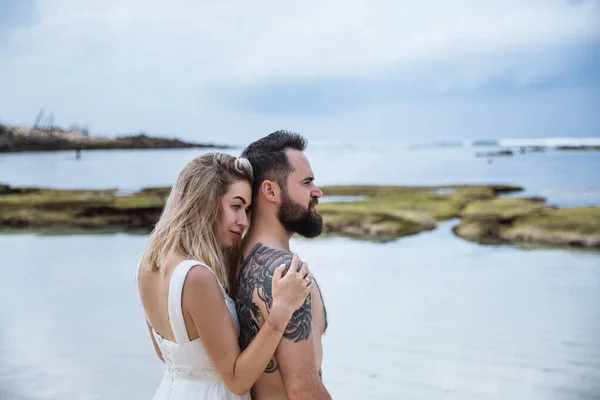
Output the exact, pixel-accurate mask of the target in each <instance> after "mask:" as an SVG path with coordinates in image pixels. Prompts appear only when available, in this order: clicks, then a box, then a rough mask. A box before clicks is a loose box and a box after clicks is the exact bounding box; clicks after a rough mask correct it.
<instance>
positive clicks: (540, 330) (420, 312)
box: [0, 222, 600, 400]
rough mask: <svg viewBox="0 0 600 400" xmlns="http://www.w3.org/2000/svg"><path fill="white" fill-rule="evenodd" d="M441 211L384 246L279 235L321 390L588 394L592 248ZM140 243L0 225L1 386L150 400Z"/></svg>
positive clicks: (599, 305)
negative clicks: (310, 298) (509, 239)
mask: <svg viewBox="0 0 600 400" xmlns="http://www.w3.org/2000/svg"><path fill="white" fill-rule="evenodd" d="M453 223H454V222H448V223H444V224H442V225H441V226H440V228H439V229H437V230H435V231H433V232H427V233H423V234H420V235H417V236H414V237H409V238H405V239H402V240H399V241H396V242H392V243H386V244H374V243H368V242H358V241H352V240H348V239H341V238H328V239H318V240H312V241H309V240H301V239H294V240H293V249H294V250H295V251H297V252H298V253H300V254H301V255H302V257H303V258H304V259H306V260H307V261H308V262H309V264H310V266H311V269H312V270H313V272H314V274H315V276H316V277H317V279H318V280H319V283H320V285H321V286H322V288H323V293H324V298H325V302H326V305H327V307H328V313H329V318H330V328H329V330H328V333H327V334H326V336H325V339H324V349H325V359H324V365H323V371H324V380H325V383H326V386H327V387H328V388H329V390H330V391H331V393H332V395H333V397H334V398H344V399H365V398H369V399H400V398H411V399H437V398H440V397H441V396H443V397H444V398H450V399H544V400H545V399H597V398H598V395H599V394H600V335H599V333H600V265H599V263H598V260H599V257H598V255H597V254H594V253H583V252H568V251H563V250H523V249H520V248H517V247H511V246H502V247H496V246H480V245H476V244H472V243H469V242H465V241H462V240H460V239H458V238H456V237H454V236H453V235H452V234H451V233H450V231H449V229H450V227H451V225H452V224H453ZM146 240H147V236H142V235H140V236H135V235H122V234H116V235H86V236H36V235H30V234H23V235H2V236H0V248H2V249H3V262H2V264H1V268H2V276H3V279H2V280H1V281H0V315H1V317H2V321H3V324H1V325H0V337H1V338H2V340H1V341H0V343H1V345H0V388H1V389H0V398H2V399H52V400H54V399H132V400H135V399H140V400H141V399H147V398H150V397H151V395H152V393H153V391H154V389H155V388H156V386H157V385H158V382H159V379H160V376H161V374H162V367H163V366H162V364H161V362H160V361H159V360H158V358H157V357H156V356H155V354H154V352H153V348H152V345H151V342H150V338H149V337H148V333H147V331H146V328H145V324H144V321H143V312H142V309H141V307H140V304H139V301H138V298H137V293H136V289H135V284H134V270H135V265H136V261H137V258H138V257H139V255H140V253H141V251H142V249H143V246H144V245H145V243H146ZM6 249H10V252H8V253H7V252H6V251H5V250H6Z"/></svg>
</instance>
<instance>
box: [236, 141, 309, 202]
mask: <svg viewBox="0 0 600 400" xmlns="http://www.w3.org/2000/svg"><path fill="white" fill-rule="evenodd" d="M307 144H308V141H307V140H306V138H305V137H304V136H302V135H300V134H299V133H295V132H290V131H284V130H279V131H275V132H273V133H271V134H269V135H267V136H265V137H263V138H261V139H258V140H256V141H254V142H252V143H250V144H249V145H248V146H247V147H246V148H245V149H244V151H243V152H242V155H241V157H243V158H246V159H248V161H250V164H251V165H252V171H253V172H254V186H253V187H252V194H253V197H254V195H255V194H256V193H257V192H258V190H257V189H258V188H259V187H260V185H261V184H262V183H263V182H264V181H265V180H266V179H268V180H273V181H276V182H277V183H278V184H279V186H280V187H281V188H282V189H284V190H285V188H286V184H285V183H286V178H287V176H288V175H289V174H290V172H292V171H293V168H292V165H291V164H290V161H289V160H288V157H287V155H286V154H285V151H286V150H287V149H293V150H300V151H304V149H305V148H306V145H307Z"/></svg>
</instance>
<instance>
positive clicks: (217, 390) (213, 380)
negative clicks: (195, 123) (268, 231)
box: [138, 153, 312, 400]
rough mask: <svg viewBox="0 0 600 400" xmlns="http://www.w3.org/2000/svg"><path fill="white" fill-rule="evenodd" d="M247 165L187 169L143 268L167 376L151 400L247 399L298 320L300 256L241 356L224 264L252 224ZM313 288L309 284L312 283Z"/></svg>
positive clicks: (218, 159)
mask: <svg viewBox="0 0 600 400" xmlns="http://www.w3.org/2000/svg"><path fill="white" fill-rule="evenodd" d="M252 179H253V177H252V168H251V166H250V163H249V162H248V161H247V160H245V159H241V158H235V157H233V156H230V155H228V154H223V153H211V154H205V155H203V156H200V157H198V158H195V159H194V160H192V161H190V162H189V163H188V164H187V165H186V166H185V167H184V168H183V170H182V171H181V173H180V174H179V177H178V178H177V182H176V183H175V186H173V188H172V189H171V193H170V195H169V198H168V200H167V202H166V205H165V207H164V210H163V213H162V215H161V217H160V219H159V221H158V223H157V224H156V227H155V229H154V231H153V232H152V234H151V236H150V243H149V245H148V248H147V249H146V251H145V253H144V255H143V257H142V261H141V263H140V266H139V269H138V286H139V291H140V295H141V300H142V304H143V306H144V311H145V313H146V322H147V324H148V330H149V331H150V336H151V338H152V341H153V343H154V349H155V351H156V353H157V355H158V357H159V358H160V359H161V360H162V361H163V362H164V363H165V364H166V365H167V371H166V372H165V375H164V377H163V380H162V382H161V384H160V386H159V388H158V391H157V392H156V394H155V396H154V399H155V400H159V399H172V400H177V399H181V400H183V399H244V400H247V399H250V395H249V394H248V392H249V390H250V388H251V387H252V385H253V384H254V382H255V381H256V379H258V377H259V375H260V374H261V373H262V372H263V370H264V369H265V368H266V366H267V364H268V363H269V361H270V360H271V358H272V357H273V354H274V352H275V349H276V348H277V345H278V344H279V341H280V340H281V337H282V334H283V330H284V329H285V327H286V325H287V324H288V322H289V320H290V318H291V316H292V313H293V312H294V311H295V310H296V309H298V308H300V306H301V305H302V303H303V302H304V300H305V298H306V296H307V295H308V293H310V290H311V286H312V276H311V275H310V274H309V273H308V269H307V266H306V264H303V265H302V268H301V269H300V270H299V271H298V270H297V267H298V259H297V257H294V261H293V264H292V266H291V267H290V269H289V271H288V272H287V273H285V272H284V271H285V268H284V266H280V267H279V268H278V269H277V270H276V271H275V276H274V277H273V282H272V283H273V308H272V310H271V313H270V314H269V315H268V316H267V318H266V320H267V323H265V324H264V325H263V326H262V328H261V329H260V331H259V333H258V335H257V336H256V338H255V339H254V341H253V342H252V343H251V344H250V346H248V347H247V348H246V349H245V350H244V351H243V352H241V351H240V347H239V344H238V335H239V322H238V319H237V315H236V313H235V304H234V302H233V300H232V299H231V298H230V297H229V296H228V294H227V291H228V289H229V283H228V280H227V277H228V272H229V265H228V262H227V260H228V259H231V255H232V254H235V253H236V252H237V251H238V249H239V247H240V242H241V238H242V234H243V233H244V230H245V229H246V228H247V227H248V209H249V207H250V202H251V199H252V189H251V187H252ZM307 282H308V284H307Z"/></svg>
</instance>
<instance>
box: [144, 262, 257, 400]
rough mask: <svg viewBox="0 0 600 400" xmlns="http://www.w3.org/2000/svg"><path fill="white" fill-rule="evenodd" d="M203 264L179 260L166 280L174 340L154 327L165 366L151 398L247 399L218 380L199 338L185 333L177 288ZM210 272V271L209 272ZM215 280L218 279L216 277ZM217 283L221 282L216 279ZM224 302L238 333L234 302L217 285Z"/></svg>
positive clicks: (219, 378)
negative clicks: (163, 335) (194, 268)
mask: <svg viewBox="0 0 600 400" xmlns="http://www.w3.org/2000/svg"><path fill="white" fill-rule="evenodd" d="M198 265H201V266H202V267H205V268H208V270H209V271H211V272H213V271H212V269H210V268H209V267H208V266H207V265H206V264H203V263H201V262H200V261H195V260H186V261H182V262H181V263H179V264H178V265H177V266H176V267H175V269H174V270H173V273H172V274H171V280H170V282H169V300H168V308H169V319H170V320H171V329H172V330H173V335H174V336H175V342H171V341H170V340H167V339H164V338H163V337H162V336H160V335H159V334H158V333H156V331H154V329H153V330H152V334H153V335H154V338H155V339H156V343H158V347H159V348H160V351H161V353H162V355H163V359H164V360H165V364H166V366H167V370H166V371H165V374H164V376H163V379H162V381H161V383H160V385H159V387H158V390H157V391H156V394H155V395H154V398H153V399H154V400H192V399H194V400H203V399H211V400H212V399H214V400H223V399H226V400H250V393H246V394H245V395H243V396H238V395H236V394H233V393H232V392H230V391H229V389H228V388H227V386H225V384H224V383H223V381H222V380H221V377H220V376H219V373H218V372H217V370H216V369H215V367H214V366H213V365H212V363H211V362H210V359H209V358H208V354H207V353H206V350H205V349H204V347H203V346H202V342H201V341H200V339H199V338H198V339H195V340H191V341H190V339H189V337H188V335H187V330H186V328H185V321H184V319H183V312H182V311H181V292H182V290H183V282H184V281H185V277H186V276H187V273H188V272H189V270H190V269H191V268H192V267H195V266H198ZM213 273H214V272H213ZM217 282H219V280H218V279H217ZM219 286H221V283H220V282H219ZM221 291H222V292H223V297H224V298H225V303H226V304H227V309H228V310H229V314H231V319H232V320H233V325H234V326H235V330H236V332H237V334H238V335H239V333H240V323H239V321H238V317H237V313H236V311H235V303H234V301H233V300H232V299H231V298H230V297H229V295H228V294H227V292H225V290H224V289H223V286H221Z"/></svg>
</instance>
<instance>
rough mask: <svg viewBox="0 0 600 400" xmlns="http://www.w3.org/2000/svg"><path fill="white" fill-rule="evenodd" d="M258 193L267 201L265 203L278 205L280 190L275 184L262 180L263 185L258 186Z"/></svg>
mask: <svg viewBox="0 0 600 400" xmlns="http://www.w3.org/2000/svg"><path fill="white" fill-rule="evenodd" d="M260 191H261V193H262V195H263V196H264V197H265V198H266V199H267V201H270V202H273V203H279V198H280V195H281V190H280V188H279V185H278V184H277V182H274V181H270V180H264V181H263V183H262V184H261V185H260Z"/></svg>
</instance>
